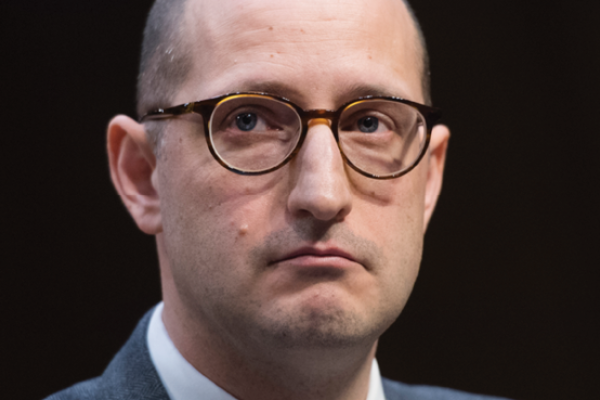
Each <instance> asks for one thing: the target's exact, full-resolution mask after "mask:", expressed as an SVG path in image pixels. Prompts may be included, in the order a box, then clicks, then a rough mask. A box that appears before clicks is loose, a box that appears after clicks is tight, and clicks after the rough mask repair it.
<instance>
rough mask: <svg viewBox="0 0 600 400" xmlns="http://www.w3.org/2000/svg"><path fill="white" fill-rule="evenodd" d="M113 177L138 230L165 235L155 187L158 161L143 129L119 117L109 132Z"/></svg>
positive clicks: (131, 120) (108, 142) (111, 122)
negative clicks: (162, 232)
mask: <svg viewBox="0 0 600 400" xmlns="http://www.w3.org/2000/svg"><path fill="white" fill-rule="evenodd" d="M107 147H108V159H109V165H110V175H111V178H112V181H113V184H114V185H115V188H116V189H117V192H118V193H119V196H121V199H122V200H123V203H124V204H125V207H127V210H128V211H129V213H130V214H131V216H132V217H133V219H134V221H135V222H136V224H137V225H138V227H139V228H140V229H141V230H142V231H143V232H145V233H147V234H150V235H155V234H157V233H160V232H161V231H162V225H161V217H160V199H159V196H158V192H157V190H156V189H157V187H156V179H155V178H153V176H154V175H155V174H156V157H155V155H154V152H153V149H152V146H151V145H150V144H149V143H148V140H147V137H146V132H145V130H144V127H143V125H141V124H139V123H138V122H136V121H134V120H133V119H131V118H129V117H127V116H124V115H119V116H116V117H115V118H113V119H112V121H110V123H109V125H108V132H107Z"/></svg>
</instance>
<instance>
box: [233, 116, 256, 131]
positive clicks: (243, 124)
mask: <svg viewBox="0 0 600 400" xmlns="http://www.w3.org/2000/svg"><path fill="white" fill-rule="evenodd" d="M257 122H258V118H257V117H256V114H254V113H245V114H240V115H238V116H237V117H235V123H236V125H237V127H238V128H240V130H242V131H244V132H248V131H251V130H252V129H254V128H255V127H256V123H257Z"/></svg>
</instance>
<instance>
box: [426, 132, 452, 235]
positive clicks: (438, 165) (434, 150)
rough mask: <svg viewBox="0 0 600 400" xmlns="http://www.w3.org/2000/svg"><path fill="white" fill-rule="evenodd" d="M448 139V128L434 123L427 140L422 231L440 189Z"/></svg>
mask: <svg viewBox="0 0 600 400" xmlns="http://www.w3.org/2000/svg"><path fill="white" fill-rule="evenodd" d="M449 139H450V130H449V129H448V127H447V126H445V125H436V126H434V127H433V130H432V131H431V140H430V142H429V160H428V161H429V168H428V171H427V185H426V187H425V218H424V220H423V221H424V225H423V232H425V231H426V230H427V225H428V224H429V220H430V219H431V215H432V214H433V210H434V209H435V205H436V203H437V199H438V196H439V195H440V190H441V189H442V178H443V175H444V164H445V162H446V149H447V148H448V140H449Z"/></svg>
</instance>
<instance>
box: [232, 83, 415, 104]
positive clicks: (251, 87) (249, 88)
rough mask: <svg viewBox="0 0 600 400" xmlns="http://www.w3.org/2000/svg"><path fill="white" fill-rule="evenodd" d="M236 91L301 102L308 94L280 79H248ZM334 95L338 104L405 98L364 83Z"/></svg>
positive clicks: (384, 88)
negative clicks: (368, 97)
mask: <svg viewBox="0 0 600 400" xmlns="http://www.w3.org/2000/svg"><path fill="white" fill-rule="evenodd" d="M234 91H235V92H238V91H239V92H262V93H269V94H274V95H277V96H280V97H284V98H286V99H288V100H291V101H293V102H295V103H301V102H303V100H306V95H305V94H303V93H302V92H301V91H300V90H298V89H296V88H294V87H292V86H290V85H288V84H286V83H283V82H278V81H247V82H243V83H242V84H241V85H239V86H236V87H235V90H233V91H231V92H234ZM334 96H335V97H334V100H335V102H336V104H343V103H345V102H348V101H351V100H354V99H357V98H359V97H365V96H382V97H399V98H405V97H404V96H403V95H402V93H398V92H396V91H392V90H390V88H388V87H384V86H380V85H371V84H362V83H357V84H354V85H351V86H350V87H349V88H346V89H340V90H339V91H338V93H335V94H334Z"/></svg>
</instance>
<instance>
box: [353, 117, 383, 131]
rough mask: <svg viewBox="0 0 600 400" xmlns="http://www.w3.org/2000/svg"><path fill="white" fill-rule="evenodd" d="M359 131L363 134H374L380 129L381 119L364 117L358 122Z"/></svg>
mask: <svg viewBox="0 0 600 400" xmlns="http://www.w3.org/2000/svg"><path fill="white" fill-rule="evenodd" d="M356 124H357V127H358V130H359V131H361V132H363V133H373V132H375V131H377V129H378V128H379V118H376V117H363V118H361V119H359V120H358V121H357V122H356Z"/></svg>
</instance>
